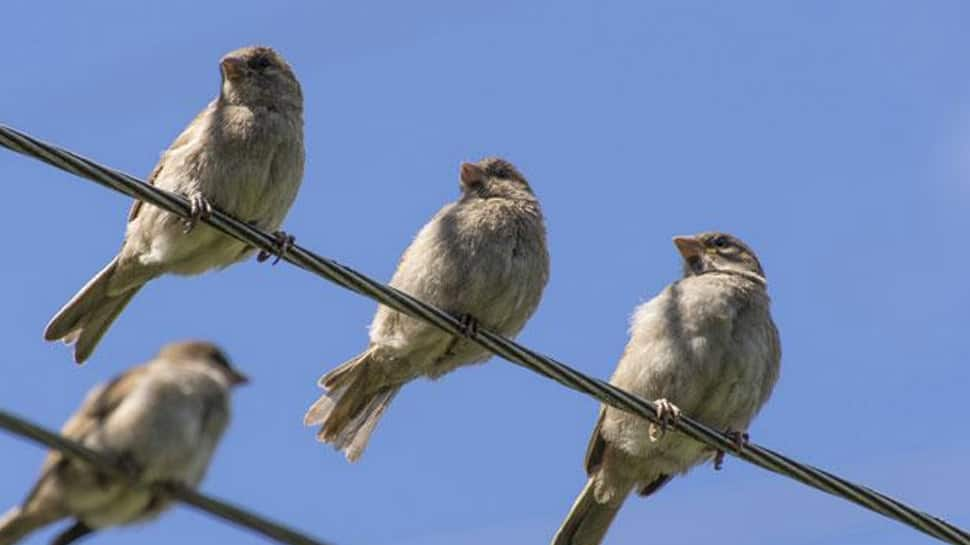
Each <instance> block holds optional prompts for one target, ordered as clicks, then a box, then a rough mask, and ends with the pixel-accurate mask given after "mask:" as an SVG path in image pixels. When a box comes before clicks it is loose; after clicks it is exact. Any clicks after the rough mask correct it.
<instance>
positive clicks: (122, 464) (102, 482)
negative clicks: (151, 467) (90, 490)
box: [94, 451, 142, 488]
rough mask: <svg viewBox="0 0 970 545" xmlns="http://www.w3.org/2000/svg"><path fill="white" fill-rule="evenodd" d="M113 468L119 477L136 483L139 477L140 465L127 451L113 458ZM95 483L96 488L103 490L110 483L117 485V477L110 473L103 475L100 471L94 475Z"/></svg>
mask: <svg viewBox="0 0 970 545" xmlns="http://www.w3.org/2000/svg"><path fill="white" fill-rule="evenodd" d="M113 462H114V467H115V469H117V470H118V472H119V473H121V475H122V476H123V477H124V478H126V479H128V480H130V481H137V480H138V478H139V477H140V476H141V473H142V468H141V464H139V463H138V461H137V460H135V456H134V455H133V454H132V453H131V452H128V451H125V452H122V453H120V454H117V455H115V456H114V458H113ZM94 478H95V482H96V483H97V485H98V486H100V487H102V488H104V487H106V486H108V485H110V484H112V483H117V479H118V476H117V475H114V474H110V473H104V472H102V471H97V472H96V473H95V474H94Z"/></svg>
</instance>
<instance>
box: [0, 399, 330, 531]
mask: <svg viewBox="0 0 970 545" xmlns="http://www.w3.org/2000/svg"><path fill="white" fill-rule="evenodd" d="M0 428H4V429H6V430H7V431H9V432H11V433H14V434H17V435H20V436H22V437H26V438H28V439H30V440H32V441H35V442H37V443H40V444H42V445H46V446H48V447H50V448H53V449H57V450H60V451H61V452H63V453H64V454H66V455H68V456H71V457H73V458H76V459H78V460H82V461H84V462H86V463H88V464H90V465H92V466H93V467H95V468H96V469H97V470H98V471H99V472H102V473H105V474H107V475H108V476H110V477H112V478H115V479H119V480H123V481H127V482H128V483H129V484H130V486H148V487H151V488H153V489H155V490H157V491H158V493H159V494H163V495H166V496H170V497H174V498H175V499H177V500H179V501H181V502H182V503H185V504H187V505H191V506H192V507H195V508H196V509H199V510H202V511H205V512H207V513H210V514H213V515H215V516H217V517H219V518H222V519H223V520H225V521H228V522H230V523H232V524H237V525H239V526H243V527H245V528H249V529H250V530H253V531H255V532H258V533H260V534H263V535H264V536H266V537H269V538H271V539H274V540H276V541H279V542H280V543H286V544H289V545H327V544H326V543H325V542H323V541H319V540H316V539H313V538H310V537H307V536H305V535H303V534H301V533H299V532H297V531H295V530H291V529H289V528H287V527H286V526H283V525H281V524H278V523H275V522H273V521H271V520H268V519H266V518H264V517H261V516H259V515H256V514H253V513H250V512H249V511H246V510H245V509H242V508H239V507H236V506H234V505H231V504H228V503H226V502H224V501H222V500H217V499H215V498H211V497H209V496H206V495H203V494H200V493H198V492H196V491H195V490H193V489H192V488H189V487H187V486H185V485H183V484H180V483H142V482H139V481H138V479H137V476H136V475H132V474H129V473H127V472H125V471H123V470H122V469H120V468H119V467H118V466H117V465H116V464H115V462H114V460H112V459H111V458H109V457H108V456H105V455H104V454H102V453H100V452H96V451H93V450H91V449H89V448H87V447H85V446H84V445H81V444H80V443H77V442H75V441H73V440H71V439H68V438H66V437H64V436H63V435H58V434H56V433H54V432H52V431H49V430H47V429H44V428H42V427H40V426H38V425H36V424H32V423H30V422H28V421H26V420H24V419H23V418H20V417H19V416H15V415H13V414H10V413H8V412H5V411H2V410H0Z"/></svg>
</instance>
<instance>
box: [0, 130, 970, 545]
mask: <svg viewBox="0 0 970 545" xmlns="http://www.w3.org/2000/svg"><path fill="white" fill-rule="evenodd" d="M0 145H2V146H4V147H6V148H9V149H11V150H13V151H16V152H18V153H22V154H24V155H28V156H30V157H34V158H36V159H40V160H41V161H44V162H45V163H48V164H50V165H52V166H55V167H57V168H60V169H62V170H65V171H67V172H70V173H72V174H76V175H78V176H80V177H82V178H87V179H89V180H92V181H94V182H96V183H98V184H101V185H103V186H106V187H110V188H111V189H114V190H116V191H119V192H121V193H124V194H125V195H128V196H130V197H133V198H136V199H141V200H143V201H146V202H148V203H151V204H154V205H156V206H159V207H161V208H164V209H166V210H168V211H170V212H172V213H174V214H177V215H179V216H181V217H186V216H187V215H188V211H189V204H188V200H186V199H185V198H184V197H182V196H180V195H175V194H172V193H168V192H166V191H163V190H160V189H158V188H156V187H153V186H150V185H147V184H145V183H144V182H142V181H141V180H139V179H137V178H135V177H133V176H130V175H128V174H125V173H123V172H119V171H117V170H113V169H110V168H108V167H104V166H102V165H99V164H97V163H95V162H93V161H91V160H89V159H85V158H84V157H81V156H79V155H77V154H74V153H72V152H70V151H67V150H64V149H61V148H58V147H56V146H53V145H50V144H47V143H45V142H42V141H40V140H37V139H35V138H33V137H31V136H28V135H26V134H24V133H22V132H19V131H17V130H15V129H12V128H10V127H7V126H4V125H0ZM204 221H205V222H206V223H208V224H210V225H212V226H213V227H215V228H217V229H219V230H220V231H222V232H224V233H226V234H228V235H230V236H232V237H235V238H237V239H239V240H241V241H243V242H246V243H248V244H250V245H252V246H255V247H257V248H260V249H263V250H266V251H268V252H271V253H272V252H275V251H276V248H275V243H274V241H275V239H274V238H273V237H272V236H270V235H269V234H268V233H265V232H263V231H260V230H258V229H255V228H253V227H252V226H250V225H247V224H245V223H243V222H240V221H238V220H236V219H234V218H232V217H231V216H229V215H227V214H225V213H223V212H220V211H219V210H213V213H212V215H211V216H210V217H209V218H207V219H204ZM283 259H284V260H285V261H288V262H289V263H291V264H293V265H296V266H297V267H300V268H302V269H305V270H307V271H309V272H312V273H314V274H316V275H318V276H321V277H323V278H325V279H327V280H329V281H331V282H334V283H335V284H338V285H340V286H342V287H344V288H346V289H349V290H351V291H354V292H356V293H359V294H361V295H364V296H366V297H369V298H371V299H373V300H375V301H377V302H378V303H381V304H383V305H386V306H388V307H391V308H393V309H395V310H397V311H400V312H403V313H405V314H407V315H409V316H412V317H415V318H419V319H422V320H425V321H427V322H429V323H431V324H433V325H434V326H436V327H438V328H440V329H442V330H444V331H446V332H448V333H451V334H455V335H462V334H464V332H463V330H462V328H461V325H460V324H459V322H458V321H457V320H456V319H455V317H453V316H451V315H450V314H448V313H446V312H444V311H442V310H440V309H438V308H435V307H433V306H431V305H428V304H427V303H424V302H422V301H419V300H417V299H415V298H413V297H411V296H409V295H407V294H405V293H403V292H401V291H399V290H397V289H394V288H392V287H390V286H387V285H384V284H381V283H380V282H377V281H375V280H372V279H370V278H368V277H366V276H364V275H362V274H360V273H358V272H357V271H355V270H353V269H351V268H349V267H346V266H344V265H341V264H340V263H337V262H336V261H333V260H331V259H327V258H325V257H321V256H319V255H317V254H315V253H313V252H311V251H309V250H307V249H305V248H303V247H301V246H298V245H293V246H292V247H291V248H290V249H289V250H288V251H287V252H286V254H285V255H284V256H283ZM469 338H470V340H472V341H474V342H476V343H478V344H479V345H481V346H482V347H484V348H486V349H488V350H489V351H491V352H493V353H495V354H497V355H499V356H502V357H503V358H505V359H507V360H508V361H510V362H512V363H515V364H516V365H519V366H522V367H525V368H526V369H529V370H530V371H533V372H535V373H538V374H540V375H543V376H545V377H547V378H549V379H552V380H554V381H556V382H558V383H559V384H561V385H563V386H566V387H567V388H570V389H573V390H576V391H578V392H581V393H584V394H587V395H590V396H592V397H595V398H596V399H598V400H600V401H602V402H603V403H606V404H607V405H611V406H613V407H616V408H618V409H622V410H625V411H629V412H632V413H634V414H637V415H639V416H642V417H644V418H647V419H648V420H651V421H654V422H656V419H657V408H656V406H654V404H653V403H651V402H650V401H647V400H645V399H642V398H640V397H637V396H635V395H632V394H630V393H628V392H625V391H623V390H620V389H619V388H616V387H614V386H612V385H610V384H608V383H606V382H604V381H602V380H599V379H596V378H592V377H589V376H587V375H584V374H582V373H580V372H579V371H576V370H575V369H573V368H571V367H569V366H567V365H565V364H563V363H560V362H558V361H556V360H554V359H552V358H550V357H547V356H543V355H541V354H538V353H536V352H534V351H532V350H530V349H528V348H526V347H524V346H521V345H519V344H517V343H515V342H513V341H510V340H509V339H506V338H505V337H502V336H500V335H496V334H495V333H492V332H490V331H487V330H485V329H482V328H479V329H478V330H477V332H472V333H471V335H470V337H469ZM674 427H675V428H676V429H677V430H678V431H680V432H682V433H684V434H686V435H687V436H689V437H691V438H693V439H696V440H697V441H700V442H702V443H705V444H707V445H709V446H711V447H713V448H715V449H719V450H723V451H725V452H727V453H730V454H733V455H734V456H736V457H738V458H741V459H742V460H745V461H747V462H750V463H752V464H754V465H757V466H759V467H762V468H764V469H767V470H769V471H773V472H775V473H778V474H779V475H784V476H786V477H790V478H792V479H795V480H796V481H799V482H801V483H803V484H806V485H808V486H811V487H813V488H816V489H818V490H821V491H823V492H827V493H829V494H832V495H834V496H838V497H841V498H843V499H846V500H848V501H851V502H853V503H855V504H858V505H861V506H862V507H865V508H866V509H869V510H871V511H875V512H876V513H879V514H881V515H883V516H885V517H888V518H892V519H895V520H897V521H899V522H902V523H903V524H905V525H907V526H910V527H912V528H914V529H916V530H919V531H921V532H923V533H925V534H928V535H930V536H932V537H935V538H937V539H939V540H940V541H944V542H946V543H954V544H958V545H970V533H968V532H966V531H965V530H962V529H960V528H958V527H956V526H954V525H952V524H950V523H948V522H946V521H944V520H942V519H940V518H938V517H934V516H932V515H930V514H928V513H925V512H923V511H919V510H917V509H915V508H913V507H910V506H908V505H906V504H904V503H902V502H900V501H897V500H895V499H893V498H890V497H889V496H886V495H884V494H881V493H879V492H876V491H875V490H872V489H871V488H868V487H865V486H861V485H858V484H855V483H852V482H850V481H847V480H845V479H843V478H841V477H839V476H837V475H834V474H832V473H829V472H827V471H824V470H821V469H818V468H815V467H812V466H810V465H806V464H802V463H800V462H797V461H795V460H792V459H790V458H788V457H786V456H784V455H782V454H779V453H777V452H774V451H772V450H770V449H767V448H765V447H762V446H759V445H756V444H754V443H749V444H748V445H746V446H745V447H744V448H742V449H741V450H740V451H737V450H735V442H734V441H733V440H732V439H731V438H729V437H728V436H726V435H724V434H723V433H721V432H720V431H717V430H713V429H711V428H708V427H707V426H705V425H703V424H701V423H700V422H697V421H695V420H692V419H691V418H689V417H686V416H682V417H681V418H680V419H678V421H677V422H676V423H675V426H674Z"/></svg>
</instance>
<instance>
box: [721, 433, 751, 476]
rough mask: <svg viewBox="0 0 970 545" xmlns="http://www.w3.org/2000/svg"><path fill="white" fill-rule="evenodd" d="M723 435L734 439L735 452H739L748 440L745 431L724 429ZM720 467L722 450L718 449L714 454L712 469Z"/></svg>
mask: <svg viewBox="0 0 970 545" xmlns="http://www.w3.org/2000/svg"><path fill="white" fill-rule="evenodd" d="M724 435H727V436H728V437H729V438H731V440H732V441H734V451H735V452H741V450H743V449H744V447H745V446H747V444H748V442H749V440H750V436H749V435H748V432H746V431H737V430H726V431H725V432H724ZM722 467H724V451H723V450H720V449H718V450H717V452H716V453H715V454H714V470H715V471H720V470H721V468H722Z"/></svg>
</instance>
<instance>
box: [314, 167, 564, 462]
mask: <svg viewBox="0 0 970 545" xmlns="http://www.w3.org/2000/svg"><path fill="white" fill-rule="evenodd" d="M460 178H461V192H462V193H461V197H460V198H459V199H458V201H457V202H454V203H451V204H448V205H446V206H445V207H444V208H442V209H441V210H440V211H439V212H438V213H437V214H436V215H435V216H434V217H433V218H432V219H431V221H430V222H428V224H427V225H425V226H424V227H423V228H422V229H421V230H420V231H419V232H418V234H417V236H416V237H415V239H414V241H413V242H412V243H411V245H410V246H409V247H408V249H407V250H405V252H404V255H403V256H402V257H401V261H400V263H399V264H398V267H397V272H395V273H394V277H393V278H392V279H391V282H390V285H391V286H393V287H395V288H397V289H399V290H402V291H404V292H406V293H408V294H410V295H412V296H414V297H416V298H418V299H420V300H422V301H424V302H427V303H430V304H432V305H434V306H437V307H438V308H440V309H442V310H445V311H447V312H449V313H452V314H453V315H454V316H456V317H457V318H459V319H460V320H461V321H462V323H463V324H464V327H465V331H466V333H471V332H473V331H475V330H476V329H477V328H478V327H479V325H480V326H481V327H485V328H487V329H489V330H491V331H494V332H496V333H499V334H501V335H506V336H513V335H516V334H518V332H519V331H520V330H521V329H522V327H523V326H524V325H525V322H526V320H528V319H529V317H530V316H532V313H533V312H535V310H536V307H537V306H538V304H539V299H540V298H541V296H542V291H543V289H544V288H545V285H546V282H547V280H548V278H549V254H548V252H547V249H546V231H545V226H544V224H543V219H542V211H541V209H540V207H539V201H538V199H536V196H535V194H533V192H532V188H531V187H530V186H529V183H528V182H527V181H526V179H525V177H523V176H522V174H521V173H519V171H518V170H516V168H515V167H514V166H512V164H511V163H509V162H507V161H504V160H502V159H496V158H488V159H484V160H482V161H479V162H478V163H463V164H462V165H461V176H460ZM488 357H489V353H488V352H487V351H486V350H484V349H483V348H481V347H480V346H478V345H477V344H474V343H473V342H471V341H470V340H468V339H466V338H459V337H453V336H452V335H450V334H448V333H445V332H443V331H441V330H439V329H437V328H435V327H434V326H432V325H430V324H428V323H426V322H424V321H422V320H419V319H416V318H411V317H409V316H406V315H404V314H401V313H400V312H397V311H395V310H391V309H390V308H387V307H384V306H380V307H378V309H377V314H376V315H375V316H374V320H373V322H372V323H371V326H370V345H369V346H368V347H367V350H365V351H364V352H363V353H361V354H360V355H358V356H356V357H354V358H353V359H351V360H349V361H347V362H345V363H344V364H343V365H340V366H339V367H337V368H336V369H334V370H332V371H330V372H329V373H327V374H326V375H324V376H323V377H322V378H321V379H320V386H321V387H323V388H325V389H326V390H327V393H326V394H325V395H324V396H323V397H321V398H320V399H319V400H318V401H317V402H316V403H314V404H313V406H312V407H310V409H309V410H308V411H307V413H306V416H305V417H304V422H305V423H306V424H307V425H320V432H319V433H318V435H317V437H318V439H320V440H321V441H326V442H329V443H333V445H334V447H335V448H337V449H339V450H342V451H344V453H345V455H346V457H347V459H348V460H350V461H352V462H353V461H356V460H357V459H358V458H359V457H360V455H361V454H362V453H363V451H364V448H365V447H366V446H367V441H368V439H369V438H370V434H371V433H372V432H373V430H374V427H375V426H376V425H377V422H378V420H379V419H380V417H381V415H382V414H383V413H384V411H385V410H386V409H387V407H388V405H389V404H390V402H391V400H392V399H394V396H395V395H396V394H397V392H398V390H400V388H401V387H402V386H404V384H406V383H407V382H409V381H411V380H414V379H415V378H417V377H420V376H426V377H430V378H432V379H436V378H438V377H440V376H442V375H444V374H445V373H448V372H450V371H452V370H454V369H456V368H457V367H459V366H462V365H467V364H471V363H475V362H481V361H484V360H486V359H488Z"/></svg>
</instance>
